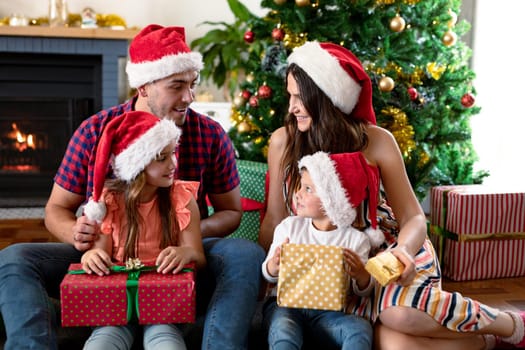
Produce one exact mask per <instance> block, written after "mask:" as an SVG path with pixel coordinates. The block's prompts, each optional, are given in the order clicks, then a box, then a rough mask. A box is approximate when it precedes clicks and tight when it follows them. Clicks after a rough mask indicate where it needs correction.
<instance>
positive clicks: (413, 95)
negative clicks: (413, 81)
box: [407, 86, 419, 101]
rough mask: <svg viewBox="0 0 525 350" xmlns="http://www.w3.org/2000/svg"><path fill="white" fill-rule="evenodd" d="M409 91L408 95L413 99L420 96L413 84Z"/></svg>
mask: <svg viewBox="0 0 525 350" xmlns="http://www.w3.org/2000/svg"><path fill="white" fill-rule="evenodd" d="M407 93H408V97H410V99H411V100H412V101H415V100H417V97H418V96H419V94H418V92H417V90H416V88H414V87H412V86H411V87H409V88H408V89H407Z"/></svg>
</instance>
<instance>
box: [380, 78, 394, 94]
mask: <svg viewBox="0 0 525 350" xmlns="http://www.w3.org/2000/svg"><path fill="white" fill-rule="evenodd" d="M395 85H396V84H395V83H394V79H392V78H390V77H383V78H381V80H379V90H381V91H383V92H390V91H392V90H393V89H394V86H395Z"/></svg>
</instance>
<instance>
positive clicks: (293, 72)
mask: <svg viewBox="0 0 525 350" xmlns="http://www.w3.org/2000/svg"><path fill="white" fill-rule="evenodd" d="M286 84H287V91H288V93H289V95H290V97H289V98H290V101H289V109H288V112H289V114H288V116H287V117H286V119H285V125H284V127H282V128H280V129H278V130H276V131H275V132H274V133H273V135H272V137H271V140H270V147H269V151H268V168H269V177H270V181H269V192H268V203H271V204H272V205H271V206H268V210H267V213H266V215H265V217H264V221H263V223H262V225H261V232H260V236H259V241H260V244H261V245H262V246H263V247H264V248H265V249H268V247H269V245H270V243H271V240H272V236H273V230H274V228H275V226H276V225H277V224H278V223H279V222H280V221H281V220H282V219H283V218H284V217H286V216H288V215H290V214H291V213H292V212H293V200H292V198H293V193H294V192H295V191H296V190H297V189H298V181H299V174H298V169H297V167H296V163H297V162H298V160H299V159H301V157H303V156H304V155H306V154H312V153H314V152H316V151H324V152H328V153H342V152H356V151H360V152H362V153H363V154H364V156H365V158H366V159H367V161H368V163H369V164H370V165H372V166H375V167H377V168H378V169H379V172H380V175H381V182H382V185H383V187H384V190H385V193H386V197H387V199H388V204H389V206H391V208H392V210H393V213H394V215H395V217H396V220H397V221H398V224H399V234H398V237H397V241H396V242H395V243H394V244H393V245H391V246H390V247H389V249H390V250H391V252H392V253H393V254H394V255H395V256H396V257H397V258H398V259H399V260H400V261H401V262H402V263H403V264H404V266H405V269H404V272H403V274H402V275H401V276H400V278H399V279H398V280H397V283H393V284H390V285H388V286H386V287H380V286H379V285H377V286H376V292H375V296H373V297H372V298H371V299H370V303H369V305H368V311H366V316H369V317H370V318H371V320H372V321H373V322H375V346H376V348H379V349H421V348H424V347H426V348H436V349H467V348H468V349H491V348H493V347H494V345H495V343H496V342H500V341H506V342H508V343H512V344H516V346H517V347H524V346H525V340H524V339H523V333H524V331H523V328H524V326H523V323H524V321H523V320H524V318H525V314H523V313H514V312H501V311H499V310H496V309H493V308H491V307H488V306H486V305H482V304H480V303H479V302H477V301H473V300H471V299H469V298H465V297H463V296H461V295H460V294H458V293H448V292H445V291H442V290H441V274H440V271H439V267H438V263H437V258H436V254H435V252H434V249H433V247H432V245H431V243H430V242H429V241H428V240H427V239H426V218H425V215H424V213H423V211H422V209H421V207H420V205H419V203H418V201H417V198H416V196H415V194H414V192H413V190H412V188H411V185H410V182H409V180H408V177H407V174H406V170H405V167H404V162H403V158H402V156H401V153H400V151H399V148H398V146H397V143H396V141H395V139H394V137H393V136H392V134H391V133H390V132H388V131H387V130H385V129H383V128H380V127H378V126H376V120H375V114H374V111H373V108H372V87H371V81H370V78H369V77H368V75H367V74H366V72H365V71H364V69H363V67H362V65H361V63H360V62H359V60H358V59H357V58H356V57H355V56H354V55H353V54H352V53H351V52H350V51H348V50H347V49H345V48H343V47H341V46H339V45H335V44H332V43H317V42H307V43H306V44H304V45H303V46H301V47H298V48H296V49H295V50H294V52H293V53H292V54H291V55H290V57H289V58H288V69H287V80H286ZM283 184H285V185H284V186H283ZM283 188H284V194H285V201H283V200H282V196H283ZM360 211H361V215H360V220H358V221H359V225H360V226H363V227H358V228H360V229H363V228H364V227H366V226H368V225H369V222H370V220H369V219H368V218H367V212H368V210H367V208H366V206H362V207H361V208H360ZM354 310H355V309H352V312H354ZM494 335H496V336H494Z"/></svg>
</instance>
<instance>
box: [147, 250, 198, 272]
mask: <svg viewBox="0 0 525 350" xmlns="http://www.w3.org/2000/svg"><path fill="white" fill-rule="evenodd" d="M194 260H195V252H194V249H193V248H192V247H186V246H182V247H173V246H170V247H166V248H164V249H163V250H162V251H161V252H160V254H159V256H158V257H157V260H156V262H155V264H156V265H157V266H158V267H157V272H158V273H164V274H166V273H169V272H172V273H173V274H176V273H179V272H180V271H181V270H182V269H183V268H184V265H186V264H188V263H189V262H191V261H194Z"/></svg>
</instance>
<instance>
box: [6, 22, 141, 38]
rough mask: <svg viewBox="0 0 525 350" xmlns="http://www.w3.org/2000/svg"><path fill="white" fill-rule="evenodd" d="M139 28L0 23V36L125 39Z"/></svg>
mask: <svg viewBox="0 0 525 350" xmlns="http://www.w3.org/2000/svg"><path fill="white" fill-rule="evenodd" d="M139 30H140V29H129V28H128V29H109V28H78V27H44V26H24V27H15V26H5V25H0V36H32V37H55V38H57V37H59V38H80V39H126V40H131V39H133V38H134V37H135V35H137V33H138V32H139Z"/></svg>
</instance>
